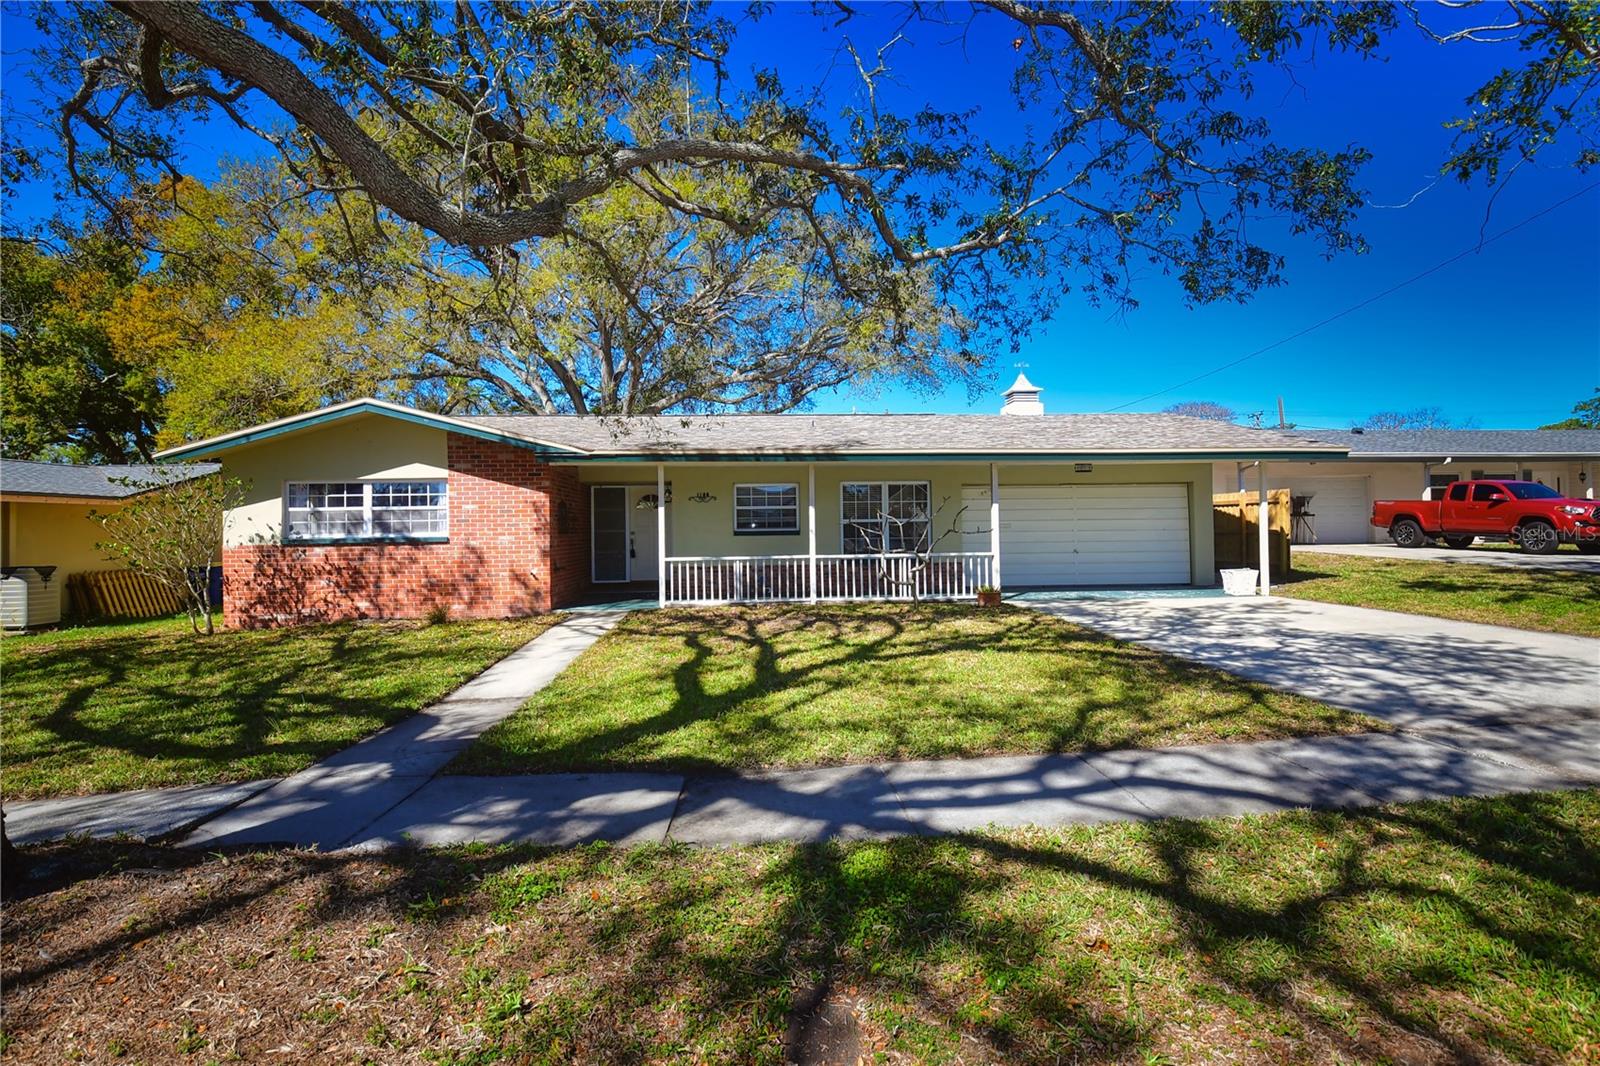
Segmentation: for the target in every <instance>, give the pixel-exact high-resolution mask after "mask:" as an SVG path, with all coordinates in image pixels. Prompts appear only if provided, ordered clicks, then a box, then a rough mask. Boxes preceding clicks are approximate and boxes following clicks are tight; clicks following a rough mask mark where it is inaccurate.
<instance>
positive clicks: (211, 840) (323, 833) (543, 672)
mask: <svg viewBox="0 0 1600 1066" xmlns="http://www.w3.org/2000/svg"><path fill="white" fill-rule="evenodd" d="M625 613H626V612H623V611H611V612H592V613H589V614H585V615H583V616H582V617H580V618H570V619H568V620H567V621H565V622H562V623H561V624H559V625H556V626H552V627H551V628H550V629H547V630H545V631H544V632H543V633H541V634H540V635H539V636H537V637H535V638H534V639H533V640H531V641H529V642H528V643H527V644H525V645H523V646H522V647H521V648H519V649H517V650H516V651H514V652H512V653H511V654H510V655H508V656H506V657H505V658H504V659H502V660H500V661H499V662H498V663H496V664H494V665H493V666H491V667H489V669H487V670H485V671H484V672H483V673H481V674H479V675H478V676H477V677H475V678H473V679H472V680H471V681H469V682H467V683H466V684H465V685H462V686H461V687H460V688H458V689H456V690H455V691H454V692H452V693H451V694H450V695H449V696H446V697H445V698H444V699H443V700H441V701H439V702H438V703H436V704H434V705H433V706H432V707H429V708H428V709H427V710H425V711H422V712H421V713H420V714H416V715H413V716H412V717H410V718H407V719H406V720H405V721H403V722H400V723H398V724H396V725H394V726H391V727H389V728H388V729H385V730H384V731H383V732H381V733H378V734H376V735H374V736H372V737H369V738H368V739H366V740H364V741H362V742H361V743H359V744H356V745H355V746H353V747H350V748H346V749H345V750H344V751H341V752H339V753H338V754H336V755H333V756H331V757H330V758H327V759H324V760H323V761H322V762H320V763H317V764H316V765H315V766H313V767H311V768H310V769H307V770H304V771H302V772H301V773H298V774H295V775H294V776H293V777H288V778H285V779H284V780H282V781H279V782H278V783H276V784H274V785H272V786H271V787H270V788H268V789H266V790H265V791H263V792H261V793H259V794H257V795H255V796H252V797H251V798H249V799H247V800H245V801H244V802H243V803H240V804H239V805H238V806H236V807H234V808H232V809H231V810H227V811H225V812H223V813H222V814H220V815H218V816H217V817H215V818H212V819H210V820H208V821H206V822H205V823H204V824H202V825H201V826H200V827H199V828H198V829H196V830H195V831H194V832H192V833H190V834H189V835H188V836H186V837H184V838H183V839H181V840H180V841H179V843H180V844H181V845H183V846H184V847H214V846H218V845H225V844H298V845H304V846H311V845H317V846H321V847H325V848H333V847H337V846H339V845H341V844H344V843H347V842H349V841H350V840H351V839H352V838H354V837H356V836H357V835H359V834H361V833H362V831H363V830H365V829H366V828H367V827H368V826H369V825H371V824H372V823H373V822H375V821H377V820H378V819H380V818H382V817H383V816H384V814H385V813H386V812H388V811H389V810H391V809H392V808H393V807H394V806H395V805H396V804H398V803H400V802H401V801H403V800H405V799H406V797H408V796H410V795H411V794H412V793H414V792H416V791H417V790H418V789H419V788H421V787H422V786H423V785H425V784H426V783H427V782H428V781H429V780H430V779H431V778H432V777H433V776H434V775H435V774H437V773H438V772H439V771H440V770H442V769H444V767H445V765H446V764H447V763H449V762H450V760H451V759H453V758H455V757H456V755H457V754H459V753H460V752H461V751H462V750H463V749H465V748H467V747H468V746H470V745H471V744H472V742H473V741H474V740H476V739H477V738H478V737H479V736H480V735H481V734H482V733H483V732H484V731H485V730H487V729H488V728H489V727H490V726H492V725H494V724H495V723H496V722H498V721H500V720H501V719H502V718H505V717H506V716H507V715H509V714H511V713H512V712H513V711H515V710H516V709H517V708H518V707H520V706H522V704H523V703H525V702H527V700H528V698H529V697H530V696H532V695H533V694H534V693H535V692H538V691H539V690H540V689H542V688H544V687H545V686H546V685H548V684H549V683H550V682H551V681H553V680H554V679H555V677H556V675H557V674H559V673H561V671H563V670H565V669H566V668H567V666H568V664H570V663H571V662H572V660H574V659H576V658H577V657H578V656H579V655H580V654H582V653H583V651H584V650H585V649H587V648H588V647H589V646H590V645H591V644H593V643H594V642H595V641H597V640H599V639H600V637H601V636H602V635H603V634H604V633H605V632H606V631H607V630H609V629H610V628H611V627H612V626H614V625H616V624H617V622H618V621H619V620H620V619H621V618H622V617H623V615H624V614H625Z"/></svg>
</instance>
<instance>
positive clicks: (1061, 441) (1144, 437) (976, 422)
mask: <svg viewBox="0 0 1600 1066" xmlns="http://www.w3.org/2000/svg"><path fill="white" fill-rule="evenodd" d="M463 421H468V422H473V423H476V424H478V425H481V426H483V427H485V428H487V429H492V430H494V431H496V432H499V433H506V434H511V435H514V436H518V437H524V438H527V439H530V440H535V441H541V442H543V443H546V444H555V445H561V446H564V447H569V448H578V449H581V450H582V451H584V452H588V453H590V454H591V455H593V456H595V457H597V458H598V457H603V456H607V455H616V456H619V457H623V456H686V455H701V456H708V455H841V456H844V455H914V454H926V455H930V456H935V455H990V454H1019V455H1027V454H1045V455H1082V456H1094V455H1137V454H1161V455H1168V454H1175V453H1177V454H1194V455H1196V456H1197V457H1201V458H1212V457H1214V456H1218V455H1219V454H1220V455H1221V456H1234V455H1260V454H1278V453H1284V452H1301V451H1312V452H1318V453H1321V454H1323V455H1326V454H1327V453H1329V452H1330V451H1338V450H1340V449H1343V448H1345V447H1348V445H1346V444H1345V443H1344V442H1343V441H1339V442H1336V443H1334V444H1333V445H1331V446H1330V445H1329V444H1328V442H1326V441H1318V440H1315V439H1312V438H1310V437H1307V436H1305V435H1303V434H1297V433H1292V432H1282V431H1278V430H1259V429H1248V428H1246V427H1244V426H1236V425H1232V424H1230V423H1226V422H1213V421H1209V420H1207V419H1202V418H1190V417H1186V416H1184V415H1168V414H1116V415H1038V416H1028V415H890V414H883V415H810V414H786V415H753V414H751V415H741V414H730V415H703V416H702V415H696V416H685V415H651V416H644V417H637V418H628V419H622V418H595V417H580V416H576V415H483V416H473V417H467V418H464V419H463Z"/></svg>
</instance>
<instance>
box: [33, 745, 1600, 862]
mask: <svg viewBox="0 0 1600 1066" xmlns="http://www.w3.org/2000/svg"><path fill="white" fill-rule="evenodd" d="M1536 728H1538V727H1532V726H1527V727H1511V728H1510V729H1508V730H1506V733H1507V735H1506V736H1505V737H1504V738H1503V739H1504V740H1506V741H1507V744H1508V746H1510V747H1513V748H1515V747H1517V746H1518V745H1519V740H1518V737H1517V736H1516V734H1517V733H1518V732H1519V731H1523V730H1532V729H1536ZM1523 739H1525V740H1528V741H1533V740H1535V739H1537V738H1533V737H1530V738H1523ZM1589 739H1590V743H1589V744H1588V745H1587V751H1588V752H1589V757H1588V758H1587V759H1586V760H1583V761H1581V762H1580V761H1578V760H1574V761H1573V762H1572V763H1570V764H1569V765H1566V766H1562V767H1558V766H1553V765H1550V764H1549V763H1547V762H1543V761H1526V760H1522V759H1519V758H1517V757H1515V756H1514V755H1512V756H1508V755H1505V754H1503V753H1498V752H1486V751H1481V750H1472V749H1470V748H1469V747H1467V746H1462V745H1457V744H1453V743H1450V742H1449V741H1447V740H1444V739H1440V738H1437V737H1425V736H1418V735H1410V734H1405V733H1398V734H1393V733H1367V734H1360V735H1356V736H1337V737H1313V738H1306V739H1298V740H1271V741H1262V742H1260V743H1254V744H1207V745H1197V746H1192V747H1176V748H1155V749H1150V750H1123V751H1110V752H1096V753H1089V754H1084V755H1018V756H1002V757H995V758H983V759H948V760H939V761H929V762H898V763H874V764H865V765H853V766H832V767H822V768H817V769H805V770H784V771H773V772H770V773H762V774H749V775H740V776H728V777H687V778H686V777H683V776H680V775H676V774H642V773H620V774H531V775H520V776H507V777H450V776H443V777H432V778H431V779H430V778H427V777H422V776H420V774H418V773H410V774H409V775H408V774H407V773H405V772H396V773H393V774H379V775H377V778H376V781H375V783H372V784H369V785H363V784H362V783H361V782H360V781H359V779H358V780H356V781H354V782H352V781H350V780H346V779H344V778H341V776H340V772H339V771H329V772H327V773H326V774H325V775H324V774H320V773H319V774H315V775H313V780H312V782H311V783H310V784H309V785H308V786H304V787H301V788H298V789H296V790H294V791H286V790H285V786H289V785H291V783H293V782H295V781H296V778H289V779H288V780H287V781H284V782H282V783H280V784H279V785H278V786H274V787H273V789H271V790H269V792H268V793H266V794H263V795H261V796H258V797H256V798H255V799H250V800H246V801H245V802H244V803H243V804H241V805H240V806H238V807H236V808H235V809H234V810H232V811H230V812H228V813H226V814H224V815H222V816H221V817H218V818H216V819H214V820H212V821H211V822H208V823H206V824H205V825H204V826H202V828H201V829H200V830H199V831H197V832H195V833H193V834H191V835H190V836H189V837H187V838H186V839H184V840H182V841H181V843H182V844H183V845H184V846H188V847H201V846H205V847H210V846H216V845H221V844H242V843H275V844H295V845H301V846H320V847H323V848H341V847H353V848H357V849H360V850H375V849H382V848H387V847H394V846H397V845H401V844H408V843H409V844H418V845H441V844H461V843H467V842H482V843H510V842H523V843H537V844H550V845H569V844H578V843H583V842H587V841H592V840H608V841H614V842H617V843H621V844H638V843H660V842H666V841H675V842H679V843H689V844H713V845H715V844H742V843H756V842H762V841H778V840H790V841H817V840H829V839H861V838H875V837H890V836H905V835H913V834H927V833H957V832H966V831H970V830H975V829H982V828H985V827H987V826H991V825H993V826H1020V825H1038V826H1059V825H1072V824H1093V823H1100V822H1111V821H1146V820H1151V819H1157V818H1171V817H1184V818H1203V817H1212V816H1228V815H1236V814H1250V813H1263V812H1270V811H1279V810H1286V809H1290V808H1296V807H1315V808H1328V809H1340V808H1351V807H1363V806H1375V805H1378V804H1383V803H1393V802H1400V801H1407V800H1421V799H1444V798H1448V797H1452V796H1467V795H1473V796H1489V795H1499V794H1502V793H1509V792H1539V791H1556V790H1561V789H1569V788H1593V787H1600V734H1597V735H1594V736H1591V737H1590V738H1589ZM309 774H312V772H311V771H308V775H309ZM297 776H300V777H304V776H307V775H297ZM402 788H404V789H405V790H406V791H405V794H404V795H403V796H400V798H399V799H392V798H393V797H394V796H395V795H398V793H399V790H400V789H402ZM173 791H179V790H173ZM274 793H277V795H275V796H274V795H273V794H274ZM144 795H147V796H149V795H158V794H149V793H146V794H144ZM391 800H392V802H390V801H391ZM383 802H387V803H388V808H387V810H385V811H383V812H380V813H379V814H377V815H373V814H372V812H373V811H374V810H375V809H376V808H377V806H378V804H379V803H383ZM302 805H310V806H307V807H305V808H304V809H303V808H302ZM26 806H27V805H19V808H18V810H19V817H18V819H17V822H18V828H19V829H20V830H21V832H19V833H17V834H15V835H17V836H18V837H19V839H23V840H34V839H37V837H35V836H24V835H23V833H26V832H27V821H28V820H27V815H26V812H25V811H24V810H23V808H24V807H26ZM356 821H360V822H361V823H362V824H361V826H359V827H358V829H357V830H349V829H348V828H347V827H348V826H350V825H352V824H354V823H355V822H356ZM340 834H343V835H340Z"/></svg>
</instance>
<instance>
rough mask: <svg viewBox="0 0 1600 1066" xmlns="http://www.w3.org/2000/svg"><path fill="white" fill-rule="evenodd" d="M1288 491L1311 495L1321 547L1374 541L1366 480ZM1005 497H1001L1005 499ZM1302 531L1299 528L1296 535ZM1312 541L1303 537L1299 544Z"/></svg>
mask: <svg viewBox="0 0 1600 1066" xmlns="http://www.w3.org/2000/svg"><path fill="white" fill-rule="evenodd" d="M1289 492H1290V493H1291V494H1292V495H1295V496H1306V495H1310V496H1311V500H1310V503H1309V504H1308V506H1307V509H1308V510H1309V511H1310V512H1311V514H1312V516H1313V517H1312V518H1311V519H1310V524H1311V527H1312V529H1313V530H1314V532H1315V543H1318V544H1363V543H1366V542H1367V541H1369V540H1371V539H1372V532H1371V527H1370V525H1369V524H1368V519H1369V518H1370V517H1371V514H1372V504H1371V502H1370V501H1369V500H1368V499H1367V494H1368V493H1367V479H1366V478H1364V477H1323V478H1294V479H1292V480H1291V481H1290V482H1289ZM1004 498H1005V497H1004V496H1001V499H1002V500H1003V499H1004ZM1301 532H1302V531H1301V530H1299V529H1297V530H1296V533H1297V534H1298V533H1301ZM1309 540H1311V538H1308V537H1304V536H1300V537H1299V539H1297V541H1296V543H1300V542H1301V541H1309Z"/></svg>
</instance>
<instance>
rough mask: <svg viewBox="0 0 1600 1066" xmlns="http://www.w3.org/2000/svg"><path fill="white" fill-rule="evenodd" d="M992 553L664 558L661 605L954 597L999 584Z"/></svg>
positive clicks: (976, 592) (957, 597) (975, 594)
mask: <svg viewBox="0 0 1600 1066" xmlns="http://www.w3.org/2000/svg"><path fill="white" fill-rule="evenodd" d="M995 558H996V557H995V555H994V554H993V553H991V552H932V553H925V554H921V555H918V554H914V553H905V552H903V553H896V554H878V555H734V556H710V555H708V556H678V557H671V556H669V557H667V558H666V559H665V560H664V565H665V567H666V571H665V575H664V578H663V580H662V582H661V602H662V603H663V604H669V605H670V604H715V603H779V602H783V601H805V602H808V603H826V602H842V601H849V600H960V599H972V598H973V597H975V596H977V594H978V590H979V589H980V588H998V587H999V584H998V578H997V577H996V576H995V575H996V573H997V572H998V570H997V567H996V565H995Z"/></svg>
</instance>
